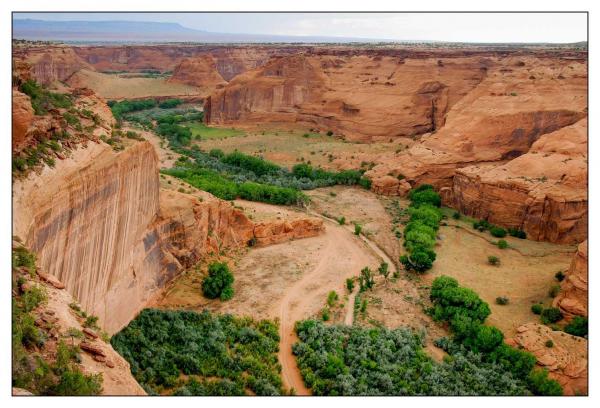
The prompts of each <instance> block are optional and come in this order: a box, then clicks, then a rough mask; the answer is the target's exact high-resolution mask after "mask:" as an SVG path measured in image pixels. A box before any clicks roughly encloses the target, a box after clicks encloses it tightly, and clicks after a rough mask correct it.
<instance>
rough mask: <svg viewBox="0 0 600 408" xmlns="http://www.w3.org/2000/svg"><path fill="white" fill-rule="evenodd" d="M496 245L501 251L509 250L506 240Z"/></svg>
mask: <svg viewBox="0 0 600 408" xmlns="http://www.w3.org/2000/svg"><path fill="white" fill-rule="evenodd" d="M496 245H498V248H500V249H506V248H508V242H506V240H504V239H501V240H499V241H498V243H497V244H496Z"/></svg>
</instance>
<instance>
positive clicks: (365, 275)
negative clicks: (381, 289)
mask: <svg viewBox="0 0 600 408" xmlns="http://www.w3.org/2000/svg"><path fill="white" fill-rule="evenodd" d="M374 285H375V279H374V277H373V272H372V271H371V269H369V267H368V266H365V267H364V268H362V269H361V271H360V275H359V276H358V287H359V291H360V292H364V291H365V290H367V289H371V288H372V287H373V286H374Z"/></svg>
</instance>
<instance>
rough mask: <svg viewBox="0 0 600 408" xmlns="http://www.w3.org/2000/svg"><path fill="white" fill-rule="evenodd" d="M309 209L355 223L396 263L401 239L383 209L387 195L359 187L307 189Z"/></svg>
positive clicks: (389, 216)
mask: <svg viewBox="0 0 600 408" xmlns="http://www.w3.org/2000/svg"><path fill="white" fill-rule="evenodd" d="M307 194H308V196H309V197H310V198H311V200H312V201H311V209H312V210H313V211H315V212H317V213H319V214H322V215H326V216H328V217H330V218H335V219H339V218H340V217H344V218H345V222H346V224H353V223H358V224H360V225H361V226H362V233H363V234H364V235H365V236H366V237H367V238H369V239H370V240H371V241H373V242H374V243H375V244H377V246H378V247H380V248H381V249H382V250H383V251H384V252H385V253H386V254H387V255H388V256H389V257H390V258H391V259H392V260H393V262H394V263H395V264H396V265H398V259H399V258H400V253H401V252H400V246H401V245H400V240H399V239H398V238H397V237H396V235H395V233H394V231H393V225H392V217H391V215H390V214H389V213H388V212H387V211H386V205H387V201H389V199H388V198H386V197H378V196H377V195H375V194H373V193H372V192H371V191H368V190H365V189H364V188H361V187H346V186H334V187H327V188H319V189H315V190H311V191H308V192H307Z"/></svg>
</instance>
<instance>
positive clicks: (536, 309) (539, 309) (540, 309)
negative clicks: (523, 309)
mask: <svg viewBox="0 0 600 408" xmlns="http://www.w3.org/2000/svg"><path fill="white" fill-rule="evenodd" d="M543 311H544V306H542V305H541V304H539V303H536V304H535V305H531V312H532V313H533V314H536V315H539V314H542V312H543Z"/></svg>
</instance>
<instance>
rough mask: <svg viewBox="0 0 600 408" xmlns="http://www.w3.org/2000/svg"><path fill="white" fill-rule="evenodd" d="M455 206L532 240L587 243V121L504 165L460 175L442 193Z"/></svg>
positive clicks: (477, 167) (467, 170)
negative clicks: (516, 229)
mask: <svg viewBox="0 0 600 408" xmlns="http://www.w3.org/2000/svg"><path fill="white" fill-rule="evenodd" d="M442 193H443V195H444V197H445V201H446V202H447V203H448V204H449V205H450V206H452V207H454V208H456V209H458V210H460V211H461V212H463V213H465V214H467V215H470V216H473V217H475V218H482V219H487V220H489V221H490V222H492V223H494V224H500V225H503V226H506V227H511V228H518V229H522V230H524V231H525V232H526V233H527V236H528V238H531V239H534V240H544V241H551V242H556V243H576V242H581V241H582V240H584V239H585V238H587V217H588V202H587V126H586V120H581V121H579V122H577V123H576V124H574V125H571V126H567V127H564V128H562V129H560V130H558V131H556V132H552V133H549V134H546V135H544V136H542V137H540V139H539V140H538V141H537V142H535V143H534V144H533V145H532V147H531V149H530V150H529V151H528V152H527V153H526V154H523V155H521V156H519V157H518V158H516V159H514V160H510V161H508V162H506V163H504V164H487V165H475V166H468V167H463V168H461V169H458V170H456V172H455V176H454V178H453V183H452V187H451V188H450V189H449V190H442Z"/></svg>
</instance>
